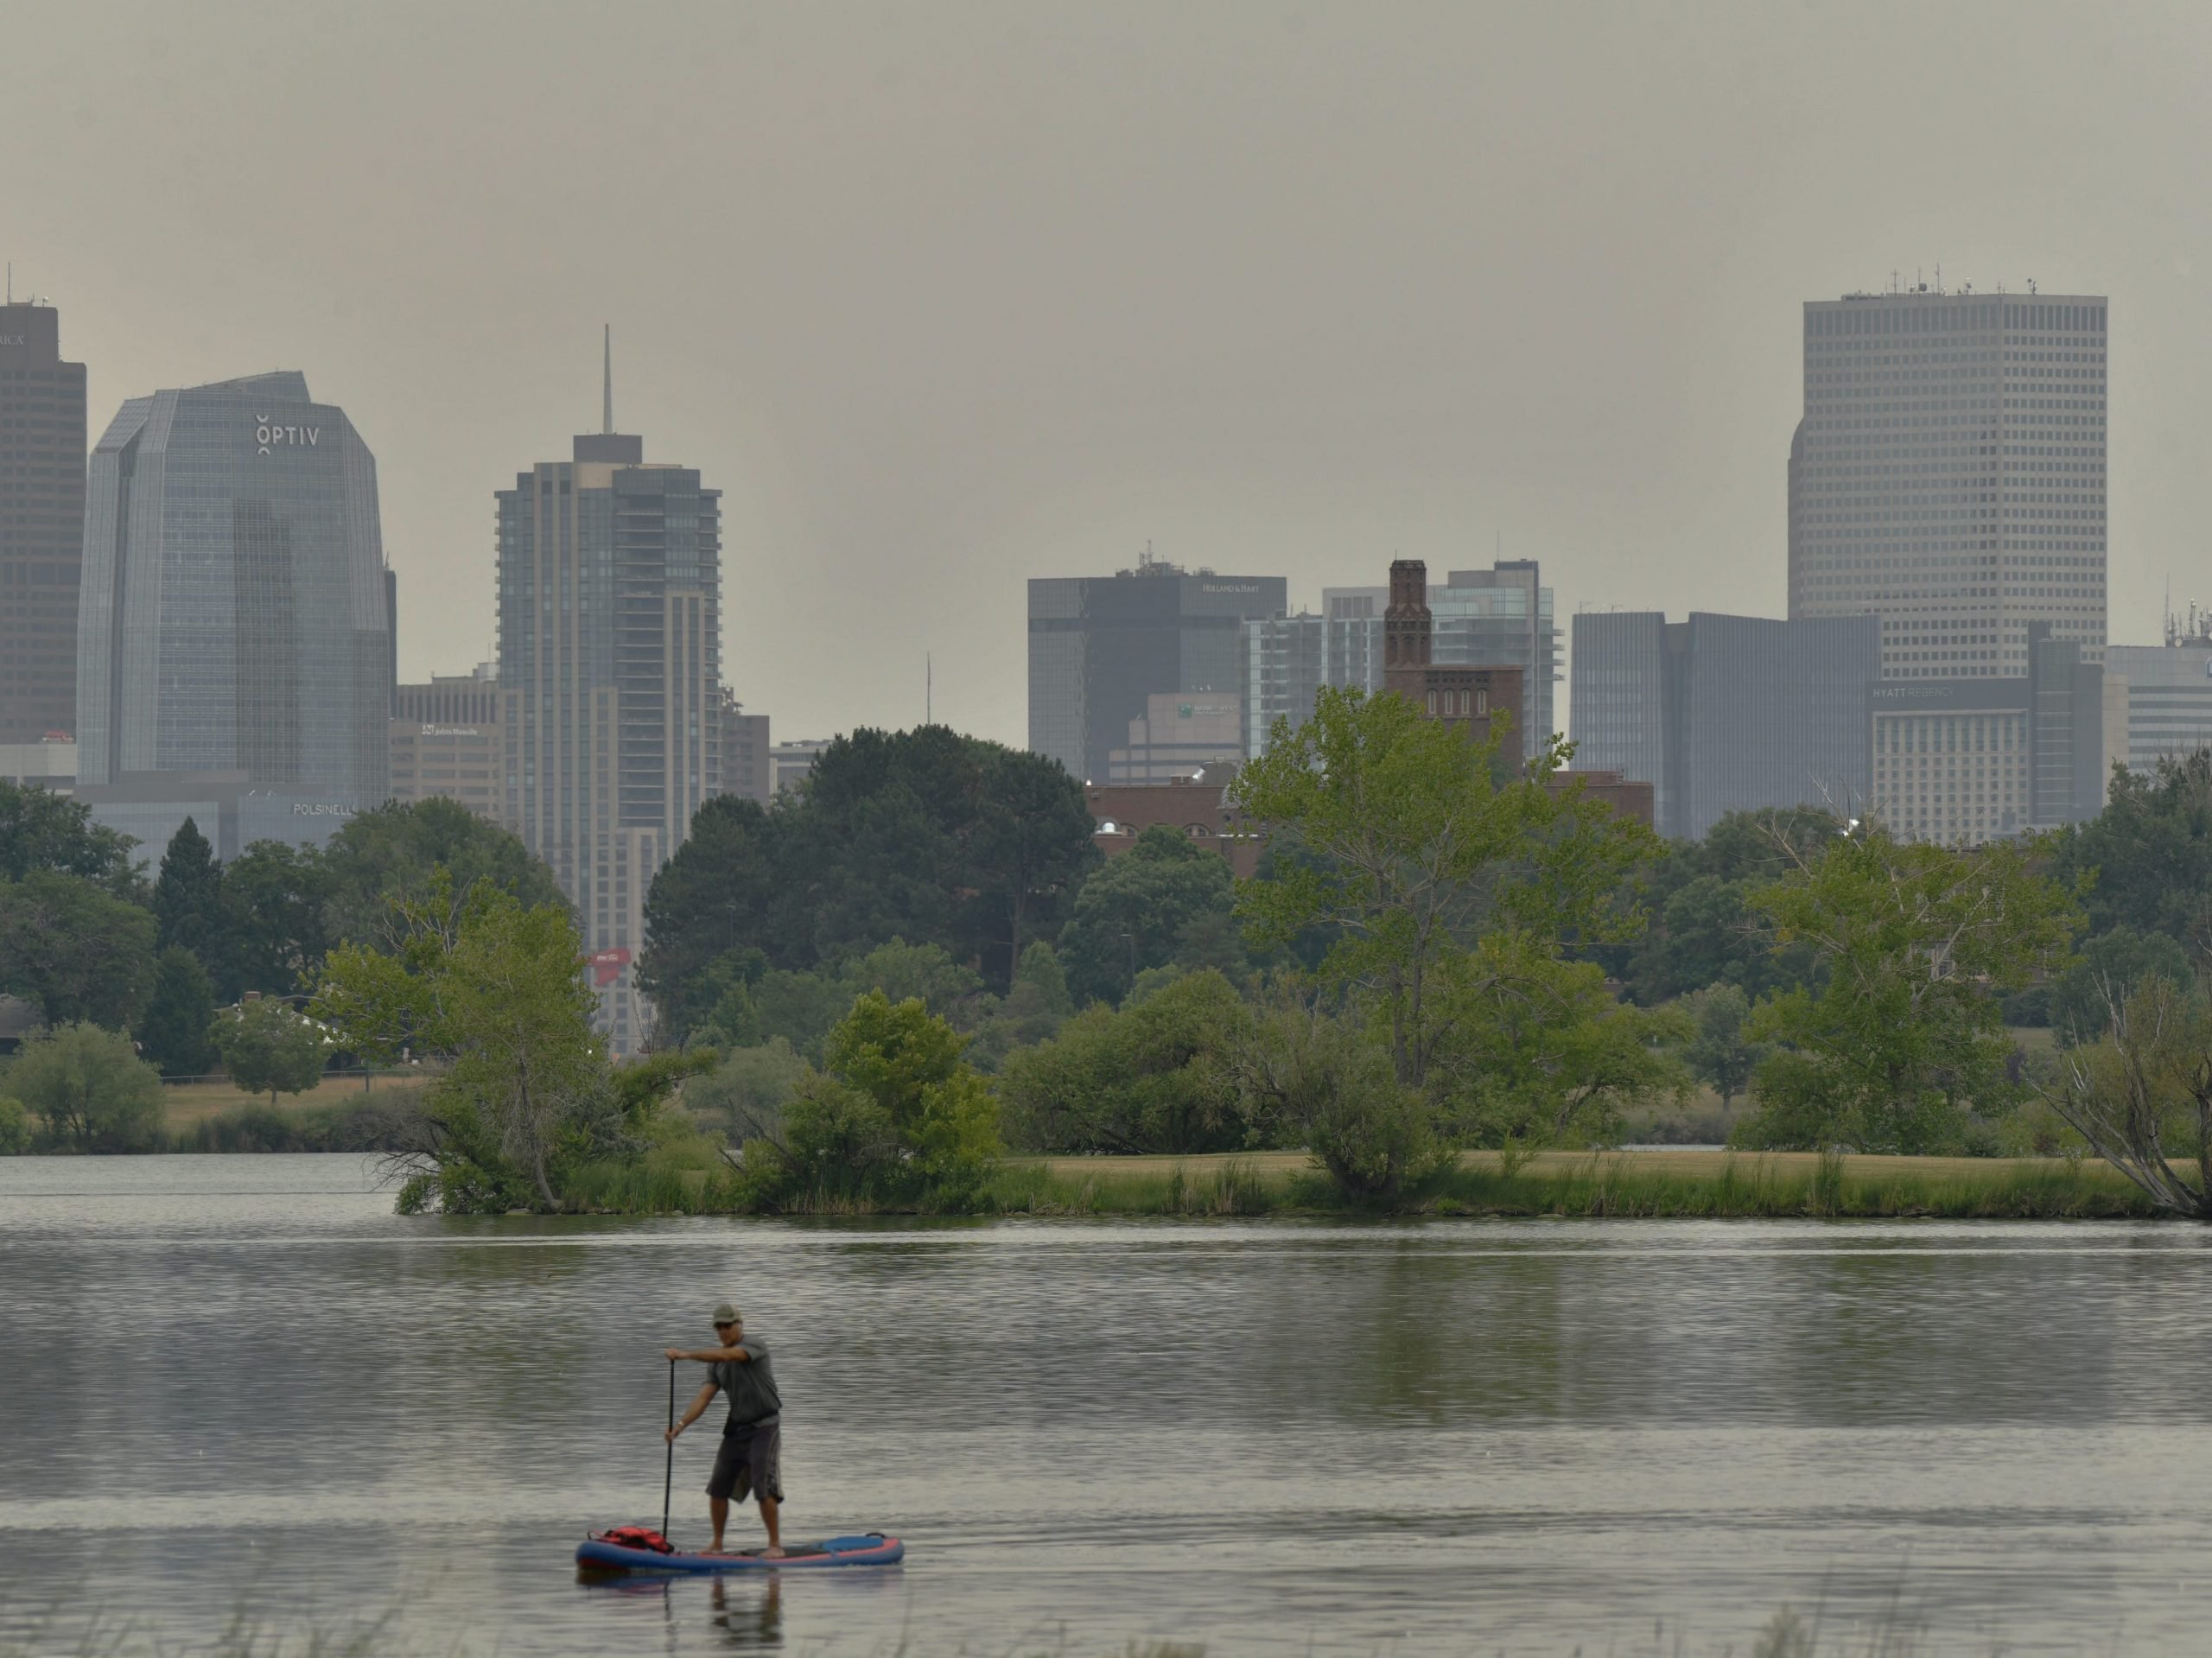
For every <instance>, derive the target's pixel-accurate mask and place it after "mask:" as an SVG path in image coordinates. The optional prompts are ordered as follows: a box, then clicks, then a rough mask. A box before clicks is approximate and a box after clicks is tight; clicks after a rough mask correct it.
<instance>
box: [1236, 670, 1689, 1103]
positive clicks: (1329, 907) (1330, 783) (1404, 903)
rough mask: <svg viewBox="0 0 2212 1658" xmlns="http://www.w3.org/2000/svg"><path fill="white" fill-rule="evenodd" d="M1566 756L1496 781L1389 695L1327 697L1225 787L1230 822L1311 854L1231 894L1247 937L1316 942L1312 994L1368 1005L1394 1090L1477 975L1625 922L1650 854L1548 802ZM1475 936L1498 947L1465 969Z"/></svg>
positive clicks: (1285, 726)
mask: <svg viewBox="0 0 2212 1658" xmlns="http://www.w3.org/2000/svg"><path fill="white" fill-rule="evenodd" d="M1572 752H1573V751H1572V749H1571V748H1570V747H1569V746H1567V745H1566V744H1563V743H1555V744H1554V745H1553V746H1552V747H1551V748H1549V749H1548V751H1547V752H1546V753H1545V754H1544V755H1543V757H1542V758H1541V759H1540V760H1539V761H1538V762H1537V763H1536V764H1535V765H1533V766H1531V767H1530V768H1529V772H1528V773H1527V774H1526V775H1524V776H1522V777H1519V778H1514V779H1512V780H1510V781H1506V782H1503V783H1500V782H1499V781H1497V776H1496V773H1497V766H1496V765H1495V762H1496V760H1497V739H1496V738H1495V737H1492V738H1491V739H1490V740H1487V741H1485V742H1480V743H1478V742H1473V741H1471V740H1469V738H1468V737H1467V736H1466V734H1465V732H1463V731H1462V730H1461V729H1460V728H1459V727H1456V726H1453V725H1451V724H1449V723H1446V722H1444V721H1433V720H1427V719H1425V718H1423V717H1422V715H1421V714H1420V712H1419V711H1417V710H1416V709H1415V708H1414V707H1413V705H1412V704H1411V703H1409V702H1407V701H1406V700H1405V699H1404V698H1403V697H1401V696H1395V695H1393V694H1389V693H1386V694H1384V695H1383V696H1376V697H1371V698H1370V697H1369V696H1365V695H1364V694H1363V692H1361V691H1359V690H1357V689H1351V690H1339V689H1335V688H1333V687H1325V688H1324V689H1322V691H1321V693H1320V695H1319V696H1318V697H1317V698H1316V700H1315V703H1314V713H1313V718H1312V719H1311V720H1309V721H1306V723H1305V724H1304V725H1302V726H1300V727H1297V728H1296V729H1295V730H1293V729H1291V728H1290V726H1289V723H1288V721H1278V722H1277V724H1276V727H1275V730H1274V734H1272V737H1271V739H1270V740H1269V742H1268V748H1267V752H1266V753H1263V754H1262V756H1261V757H1260V758H1259V759H1256V760H1254V761H1253V762H1252V763H1251V764H1250V765H1247V766H1246V767H1245V768H1244V769H1243V771H1242V772H1239V773H1238V774H1237V778H1236V783H1235V784H1234V785H1231V790H1230V792H1231V796H1232V798H1233V800H1234V802H1235V804H1236V807H1237V808H1238V809H1239V810H1241V811H1243V813H1244V814H1245V815H1246V816H1249V817H1251V818H1253V819H1255V820H1256V821H1258V822H1260V823H1264V824H1267V825H1268V826H1270V828H1271V829H1274V831H1275V832H1277V833H1281V834H1286V835H1291V836H1294V837H1295V839H1296V840H1297V842H1299V843H1300V846H1301V847H1302V848H1304V850H1305V851H1306V853H1307V854H1313V855H1311V856H1309V857H1308V858H1307V859H1306V860H1303V861H1300V862H1298V863H1297V864H1295V865H1287V866H1286V867H1284V868H1283V869H1282V871H1281V873H1280V874H1279V875H1278V876H1277V878H1276V879H1274V880H1268V881H1257V880H1255V881H1246V882H1242V883H1240V884H1239V886H1238V890H1237V908H1238V912H1239V913H1240V914H1242V915H1243V917H1244V918H1245V922H1246V925H1247V928H1248V931H1249V932H1250V934H1251V935H1252V936H1253V937H1254V938H1255V942H1256V943H1259V944H1261V945H1262V947H1274V946H1287V945H1288V944H1290V943H1292V942H1293V941H1294V939H1295V938H1297V937H1299V936H1300V933H1302V932H1304V931H1307V930H1309V929H1312V928H1315V927H1325V928H1328V929H1331V930H1332V931H1334V932H1335V934H1336V937H1335V940H1334V942H1333V943H1331V944H1330V946H1329V947H1328V950H1327V953H1326V954H1325V956H1323V958H1322V960H1321V962H1320V964H1319V969H1318V974H1319V981H1320V982H1321V983H1322V984H1323V985H1324V986H1325V987H1327V988H1330V989H1332V990H1338V991H1344V992H1350V993H1351V994H1354V995H1355V996H1357V998H1359V999H1361V1000H1362V1001H1364V1002H1366V1003H1367V1004H1368V1005H1369V1006H1370V1007H1372V1009H1373V1010H1374V1011H1375V1013H1376V1015H1377V1016H1378V1017H1379V1018H1380V1019H1381V1020H1382V1021H1383V1025H1384V1026H1385V1027H1386V1028H1387V1030H1388V1031H1389V1043H1390V1054H1391V1063H1392V1065H1393V1068H1394V1070H1395V1075H1396V1077H1397V1080H1398V1081H1399V1082H1400V1083H1402V1084H1403V1085H1405V1086H1407V1087H1410V1088H1420V1087H1421V1086H1422V1084H1423V1083H1424V1081H1425V1079H1426V1077H1427V1073H1428V1069H1429V1064H1430V1062H1431V1060H1432V1059H1433V1058H1434V1056H1435V1054H1436V1052H1437V1051H1438V1049H1439V1047H1440V1045H1441V1044H1442V1043H1443V1042H1444V1041H1445V1040H1446V1038H1447V1037H1448V1036H1449V1035H1450V1034H1451V1026H1452V1020H1454V1019H1455V1018H1456V1017H1457V1016H1458V1015H1459V1012H1460V1011H1461V1010H1462V1009H1463V1008H1465V1007H1467V1006H1469V1004H1468V1002H1467V1001H1466V997H1465V993H1466V992H1469V991H1479V990H1480V989H1481V988H1482V986H1481V982H1480V981H1482V979H1483V978H1484V975H1487V974H1490V973H1492V972H1494V971H1497V970H1501V969H1503V970H1510V969H1511V968H1512V967H1513V966H1514V965H1515V964H1516V963H1520V962H1541V961H1548V960H1549V959H1552V958H1554V957H1555V956H1557V954H1558V953H1559V951H1560V948H1561V947H1562V946H1563V944H1564V943H1566V942H1567V941H1568V940H1569V939H1571V938H1573V939H1589V940H1601V939H1604V938H1606V937H1611V936H1613V935H1615V934H1618V933H1619V932H1622V931H1626V930H1627V929H1628V928H1629V927H1630V926H1632V925H1633V924H1635V921H1636V919H1637V918H1635V917H1633V916H1632V915H1631V916H1628V917H1623V916H1621V915H1620V914H1618V912H1616V911H1615V910H1614V908H1613V896H1614V894H1615V893H1616V892H1617V891H1618V888H1619V887H1620V886H1621V883H1622V880H1623V879H1624V877H1625V876H1626V875H1627V873H1629V871H1630V870H1631V869H1632V868H1634V867H1636V865H1637V862H1638V861H1641V860H1643V858H1645V857H1647V856H1649V855H1650V854H1651V853H1652V852H1653V851H1654V850H1655V849H1656V842H1654V841H1653V840H1652V838H1651V836H1650V834H1649V831H1648V830H1644V829H1642V828H1641V827H1640V826H1638V825H1637V824H1634V823H1630V822H1629V821H1628V820H1626V819H1624V818H1620V817H1618V816H1615V815H1614V813H1613V812H1612V811H1611V809H1610V808H1609V807H1607V806H1606V805H1605V804H1604V803H1603V802H1601V801H1598V800H1594V799H1592V798H1591V797H1589V796H1588V795H1587V794H1586V792H1584V791H1582V789H1581V788H1580V785H1576V786H1574V787H1571V788H1567V789H1562V790H1559V791H1554V790H1553V789H1551V788H1548V787H1547V783H1548V779H1549V778H1552V777H1554V775H1556V773H1557V772H1559V771H1560V768H1561V767H1562V766H1563V765H1564V764H1565V761H1566V759H1567V756H1568V755H1569V754H1570V753H1572ZM1478 938H1491V939H1492V940H1494V941H1497V942H1496V947H1495V948H1493V950H1491V952H1489V954H1488V955H1487V956H1486V957H1485V958H1484V959H1482V960H1479V961H1478V959H1477V957H1476V956H1475V953H1474V952H1473V951H1472V950H1471V948H1470V946H1471V944H1472V943H1474V941H1475V940H1477V939H1478Z"/></svg>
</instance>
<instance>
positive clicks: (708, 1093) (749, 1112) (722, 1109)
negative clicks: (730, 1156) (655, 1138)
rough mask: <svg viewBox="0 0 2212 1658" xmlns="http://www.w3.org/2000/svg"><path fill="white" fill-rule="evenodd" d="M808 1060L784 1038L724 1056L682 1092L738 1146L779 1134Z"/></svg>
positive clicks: (688, 1104)
mask: <svg viewBox="0 0 2212 1658" xmlns="http://www.w3.org/2000/svg"><path fill="white" fill-rule="evenodd" d="M805 1075H806V1061H805V1060H804V1059H802V1058H799V1056H798V1053H797V1052H795V1051H793V1050H792V1047H791V1044H790V1043H789V1042H786V1041H785V1039H783V1038H782V1037H780V1036H779V1037H772V1038H771V1039H769V1040H768V1041H766V1042H764V1043H762V1044H761V1045H760V1046H758V1047H750V1048H739V1049H736V1050H735V1051H732V1052H730V1053H728V1054H725V1055H724V1056H722V1058H721V1061H720V1063H719V1064H716V1065H715V1069H714V1070H711V1071H709V1072H708V1073H707V1074H706V1075H705V1076H703V1077H700V1078H698V1079H697V1080H696V1082H694V1083H690V1085H689V1086H688V1087H686V1088H685V1089H684V1090H683V1107H684V1109H685V1110H687V1111H689V1112H690V1114H691V1115H693V1116H694V1117H696V1118H698V1119H700V1120H701V1121H706V1122H710V1123H713V1124H715V1126H716V1127H717V1128H721V1130H722V1132H723V1133H724V1134H727V1135H728V1137H729V1140H730V1141H731V1143H733V1144H734V1145H738V1146H742V1145H744V1143H745V1142H746V1141H747V1140H759V1139H760V1138H761V1137H762V1136H764V1135H766V1136H771V1137H780V1136H781V1135H782V1133H783V1122H784V1109H785V1107H786V1106H788V1105H789V1104H790V1103H791V1096H792V1094H793V1093H794V1092H795V1091H796V1090H797V1089H798V1084H799V1079H800V1078H801V1077H804V1076H805Z"/></svg>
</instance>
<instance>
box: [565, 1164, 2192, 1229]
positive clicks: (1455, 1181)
mask: <svg viewBox="0 0 2212 1658" xmlns="http://www.w3.org/2000/svg"><path fill="white" fill-rule="evenodd" d="M1515 1163H1516V1166H1511V1167H1508V1166H1506V1165H1505V1162H1504V1160H1503V1159H1501V1158H1500V1157H1499V1155H1498V1154H1497V1153H1495V1152H1471V1153H1466V1154H1465V1155H1463V1156H1462V1157H1461V1158H1460V1159H1459V1161H1458V1164H1457V1165H1456V1166H1454V1167H1452V1168H1450V1169H1448V1170H1446V1171H1445V1172H1443V1173H1441V1174H1440V1175H1438V1176H1436V1177H1434V1178H1433V1179H1432V1180H1430V1181H1428V1182H1427V1183H1425V1184H1424V1185H1422V1186H1421V1188H1420V1189H1418V1190H1415V1191H1408V1192H1405V1193H1402V1194H1401V1196H1400V1197H1399V1199H1398V1200H1397V1201H1396V1202H1395V1203H1394V1204H1390V1205H1389V1206H1388V1207H1383V1206H1376V1205H1369V1204H1356V1203H1353V1202H1351V1201H1350V1200H1348V1199H1346V1198H1345V1197H1344V1196H1343V1194H1342V1193H1341V1191H1340V1190H1339V1188H1338V1185H1336V1183H1335V1182H1334V1181H1332V1179H1331V1178H1329V1176H1328V1175H1327V1173H1326V1172H1324V1171H1323V1170H1321V1169H1320V1168H1319V1167H1318V1166H1315V1164H1314V1163H1313V1161H1312V1159H1309V1158H1307V1157H1306V1156H1305V1155H1304V1154H1303V1153H1297V1152H1265V1153H1252V1154H1249V1155H1239V1154H1229V1155H1216V1156H1194V1157H1060V1158H1043V1157H1039V1158H1011V1159H1007V1160H1006V1161H1005V1162H1003V1163H1001V1165H999V1166H998V1167H997V1169H996V1170H995V1172H994V1173H993V1174H992V1175H991V1176H990V1177H989V1178H988V1180H987V1181H986V1182H985V1183H984V1185H983V1186H982V1191H981V1192H980V1193H979V1194H978V1195H977V1199H976V1201H975V1202H973V1203H972V1204H969V1206H968V1207H967V1208H966V1209H965V1210H963V1212H964V1213H967V1214H969V1215H975V1216H981V1217H1038V1218H1089V1219H1135V1218H1146V1217H1162V1218H1165V1217H1224V1218H1226V1217H1262V1216H1275V1217H1319V1218H1330V1217H1333V1218H1354V1217H1385V1216H1389V1217H1413V1218H1417V1217H1450V1216H1470V1217H1528V1218H1540V1217H1542V1218H1558V1219H1592V1220H1630V1219H1634V1220H1753V1219H1758V1220H1783V1219H1795V1218H1808V1217H1809V1218H1817V1219H1833V1220H1901V1219H1931V1220H2145V1219H2152V1218H2156V1217H2158V1216H2159V1215H2160V1213H2161V1211H2160V1210H2158V1207H2157V1206H2156V1205H2155V1204H2152V1201H2151V1200H2150V1198H2149V1197H2146V1196H2145V1194H2144V1193H2143V1192H2141V1191H2139V1190H2138V1189H2137V1188H2136V1187H2135V1186H2134V1185H2131V1184H2130V1183H2129V1182H2128V1181H2127V1179H2126V1178H2125V1177H2124V1176H2122V1175H2120V1173H2118V1172H2116V1171H2114V1170H2113V1169H2111V1168H2108V1167H2107V1166H2104V1165H2102V1164H2100V1163H2096V1162H2091V1161H2086V1160H2080V1159H2069V1158H2019V1159H2009V1158H2005V1159H2000V1158H1955V1157H1887V1156H1853V1155H1839V1154H1835V1153H1734V1152H1656V1153H1646V1152H1594V1153H1592V1152H1581V1153H1561V1152H1554V1153H1541V1154H1539V1155H1537V1156H1535V1157H1532V1158H1529V1159H1515ZM566 1195H567V1196H568V1197H569V1199H570V1201H571V1202H572V1204H574V1205H575V1207H576V1208H578V1209H580V1210H584V1211H585V1212H588V1213H596V1214H602V1215H603V1214H625V1215H734V1214H747V1213H753V1214H758V1213H760V1212H761V1211H760V1210H759V1209H757V1208H754V1207H749V1206H748V1205H747V1202H746V1197H745V1191H744V1187H743V1185H742V1182H741V1179H740V1178H739V1177H738V1176H737V1175H736V1173H735V1172H734V1171H730V1172H725V1171H723V1170H718V1169H715V1168H702V1167H689V1168H680V1167H670V1166H654V1165H653V1164H652V1161H651V1160H649V1161H648V1162H647V1163H646V1164H645V1165H642V1166H640V1165H613V1164H603V1165H598V1166H592V1167H588V1168H586V1169H583V1170H581V1171H579V1172H578V1174H577V1177H576V1178H575V1179H574V1180H573V1181H572V1182H571V1183H570V1185H569V1191H568V1192H567V1194H566ZM774 1212H775V1213H776V1214H778V1215H781V1216H786V1217H865V1216H870V1215H881V1216H893V1215H926V1214H931V1213H933V1212H938V1211H935V1210H931V1208H930V1207H928V1206H925V1205H917V1204H904V1205H901V1204H881V1203H876V1202H870V1201H867V1200H855V1199H854V1198H852V1197H846V1196H840V1195H834V1194H828V1193H817V1194H814V1195H813V1196H811V1197H809V1196H807V1195H806V1194H804V1193H798V1194H791V1195H789V1196H787V1197H785V1199H784V1200H783V1201H782V1202H781V1203H780V1204H779V1205H778V1207H777V1209H776V1210H775V1211H774Z"/></svg>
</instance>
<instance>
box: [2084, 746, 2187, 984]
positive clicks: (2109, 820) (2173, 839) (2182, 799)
mask: <svg viewBox="0 0 2212 1658" xmlns="http://www.w3.org/2000/svg"><path fill="white" fill-rule="evenodd" d="M2050 850H2051V866H2052V873H2053V875H2054V876H2055V877H2056V879H2057V880H2059V881H2061V882H2062V883H2064V884H2067V885H2069V886H2071V885H2072V884H2074V883H2075V882H2076V881H2079V880H2087V881H2088V891H2087V893H2085V894H2084V895H2083V898H2082V908H2083V910H2084V911H2085V912H2087V913H2088V924H2089V931H2090V932H2091V933H2092V934H2099V933H2107V932H2110V931H2113V929H2114V928H2116V927H2121V926H2125V927H2129V928H2132V929H2133V930H2134V931H2137V932H2139V933H2152V932H2160V933H2164V934H2165V935H2166V936H2167V937H2169V938H2172V939H2176V940H2177V941H2179V942H2180V943H2184V944H2187V945H2188V946H2190V949H2191V950H2195V951H2196V952H2197V953H2198V954H2200V955H2202V954H2203V953H2204V952H2205V951H2206V950H2207V948H2208V946H2212V753H2208V752H2207V751H2206V750H2204V749H2198V750H2197V751H2196V753H2192V754H2188V755H2183V756H2180V757H2170V758H2165V759H2160V760H2159V762H2158V769H2157V771H2156V772H2154V773H2152V775H2151V776H2149V777H2143V776H2140V775H2139V774H2137V773H2135V772H2130V771H2128V770H2127V769H2126V767H2125V766H2122V765H2117V764H2115V765H2113V773H2112V784H2111V788H2110V791H2109V792H2108V794H2107V797H2106V803H2105V808H2104V810H2102V811H2101V812H2100V813H2098V814H2097V816H2094V817H2093V818H2091V819H2090V820H2089V821H2088V823H2077V824H2071V825H2069V826H2068V827H2067V828H2065V829H2059V830H2057V831H2056V833H2055V834H2054V835H2052V837H2051V841H2050Z"/></svg>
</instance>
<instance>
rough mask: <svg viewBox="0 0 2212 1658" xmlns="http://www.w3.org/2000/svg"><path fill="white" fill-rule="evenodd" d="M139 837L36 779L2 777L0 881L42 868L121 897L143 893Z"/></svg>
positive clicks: (136, 895) (20, 876) (21, 876)
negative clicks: (135, 853) (96, 818)
mask: <svg viewBox="0 0 2212 1658" xmlns="http://www.w3.org/2000/svg"><path fill="white" fill-rule="evenodd" d="M135 846H137V842H135V841H133V840H132V839H131V838H130V836H129V835H120V834H118V833H117V832H116V831H115V830H113V829H107V828H105V827H103V826H102V825H100V824H98V823H94V822H92V808H91V807H90V806H88V805H86V804H85V803H84V802H83V801H81V800H73V799H71V798H70V797H68V796H67V795H58V794H56V793H54V791H52V790H51V789H43V788H41V787H39V786H38V785H35V784H25V783H14V782H10V780H8V779H7V778H0V880H22V879H23V877H25V876H26V875H29V874H32V873H35V872H37V871H40V870H48V871H51V872H53V873H57V874H63V875H76V876H79V877H81V878H82V879H84V880H88V881H91V882H92V883H93V884H94V885H95V886H101V887H105V889H106V890H107V891H109V892H110V893H114V894H115V895H117V896H118V897H120V898H138V897H142V896H143V883H142V882H141V881H140V880H139V879H138V875H137V865H136V863H135V861H134V860H133V859H132V857H131V848H134V847H135Z"/></svg>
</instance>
